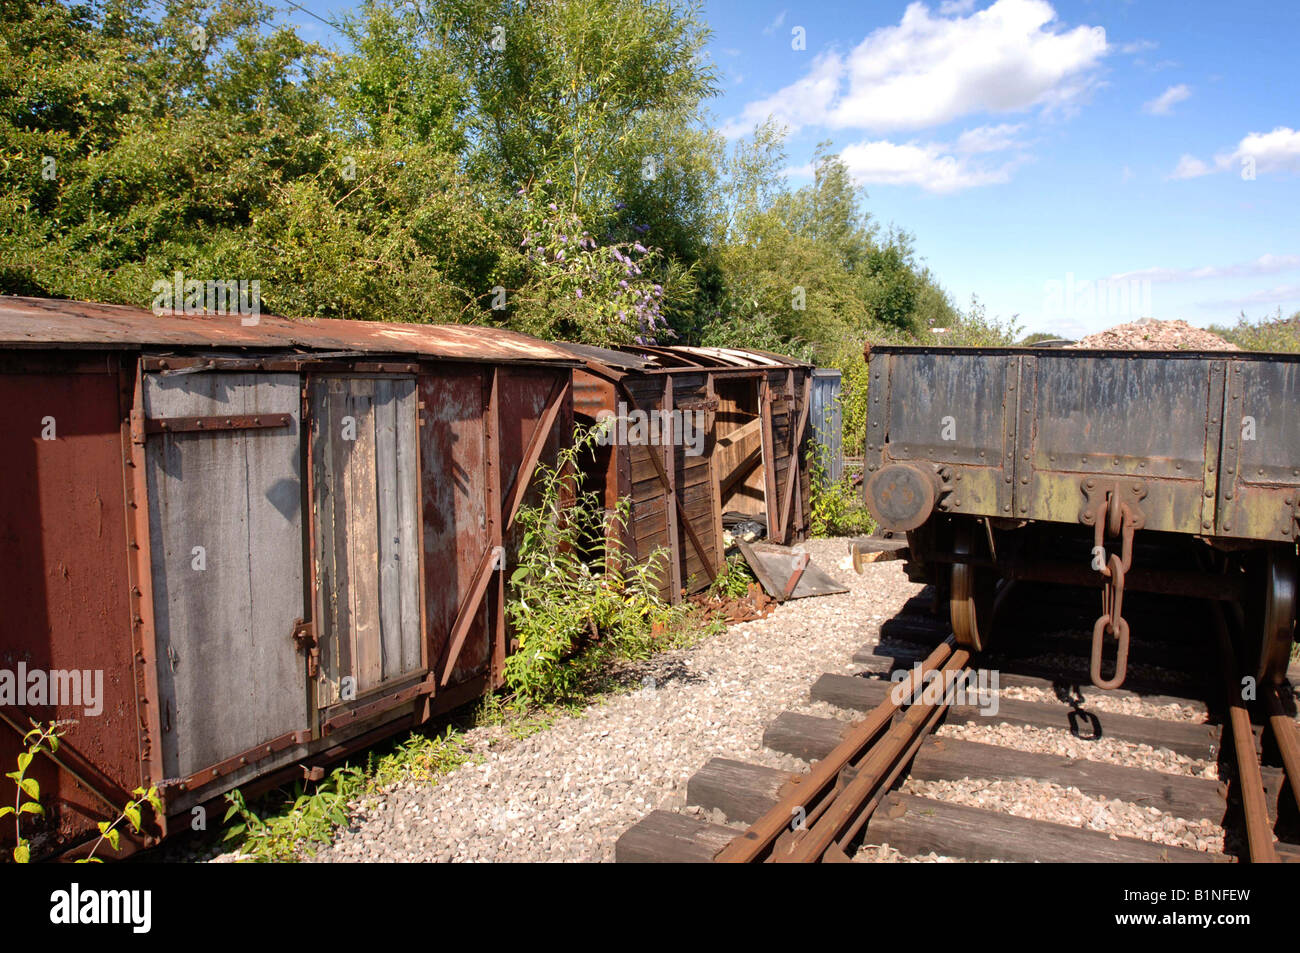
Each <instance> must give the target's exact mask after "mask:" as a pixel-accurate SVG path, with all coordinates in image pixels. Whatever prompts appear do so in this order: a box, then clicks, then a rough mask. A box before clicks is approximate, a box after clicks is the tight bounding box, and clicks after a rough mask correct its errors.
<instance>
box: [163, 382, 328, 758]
mask: <svg viewBox="0 0 1300 953" xmlns="http://www.w3.org/2000/svg"><path fill="white" fill-rule="evenodd" d="M143 394H144V402H145V407H144V410H145V413H146V415H147V416H148V417H179V416H188V417H194V416H210V415H220V414H223V413H228V414H287V415H289V416H290V417H291V421H292V422H291V424H290V426H289V427H288V428H283V429H275V430H270V429H260V430H233V431H210V432H181V433H165V432H159V433H154V434H150V435H149V436H148V438H147V443H146V458H147V461H148V474H147V476H148V484H149V523H150V548H151V552H152V557H153V567H152V576H151V578H152V584H153V595H154V617H155V625H156V629H157V641H158V659H157V670H158V684H159V692H160V699H159V701H160V709H161V717H162V731H163V735H162V755H163V769H164V772H165V774H166V776H167V777H170V778H176V777H187V776H190V775H194V774H196V773H198V772H200V771H202V770H203V769H206V768H209V767H210V766H212V765H215V764H217V763H219V762H223V761H226V760H227V759H229V758H231V757H233V756H236V755H239V754H240V753H242V752H245V751H248V750H249V749H251V748H254V747H256V746H258V745H262V744H265V743H267V742H269V741H270V740H271V739H274V738H277V737H280V736H282V735H284V734H285V733H287V732H292V731H295V730H299V729H302V728H304V727H305V726H306V724H307V711H306V690H305V689H306V686H305V680H304V671H303V662H302V659H301V657H300V656H299V655H298V653H297V650H296V646H295V645H294V643H293V641H292V637H291V636H292V631H293V626H294V622H295V620H296V619H299V618H301V617H302V616H303V614H304V612H303V551H302V505H301V504H302V500H301V474H300V471H299V459H300V449H299V439H300V436H299V420H298V416H299V397H298V379H297V377H296V376H295V375H289V374H265V375H257V374H197V375H191V376H186V377H179V378H160V377H159V376H158V375H155V374H148V375H146V377H145V380H144V392H143Z"/></svg>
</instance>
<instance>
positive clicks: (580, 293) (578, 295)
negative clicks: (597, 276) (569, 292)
mask: <svg viewBox="0 0 1300 953" xmlns="http://www.w3.org/2000/svg"><path fill="white" fill-rule="evenodd" d="M573 296H574V297H575V298H581V297H582V289H581V288H579V289H578V290H577V291H575V292H574V293H573Z"/></svg>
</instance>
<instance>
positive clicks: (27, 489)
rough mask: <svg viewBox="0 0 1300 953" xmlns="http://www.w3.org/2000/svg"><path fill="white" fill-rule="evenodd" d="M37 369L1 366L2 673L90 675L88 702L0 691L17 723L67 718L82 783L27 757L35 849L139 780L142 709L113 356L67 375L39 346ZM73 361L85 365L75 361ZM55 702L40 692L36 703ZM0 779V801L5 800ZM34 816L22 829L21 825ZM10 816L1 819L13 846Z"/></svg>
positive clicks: (2, 708)
mask: <svg viewBox="0 0 1300 953" xmlns="http://www.w3.org/2000/svg"><path fill="white" fill-rule="evenodd" d="M43 363H44V368H43V370H42V372H41V373H2V374H0V404H2V405H3V406H4V408H5V412H4V414H3V415H0V443H2V444H3V446H4V447H5V452H6V457H5V466H4V467H3V469H0V538H3V540H4V545H3V546H0V600H2V601H3V604H4V606H5V623H4V625H3V626H0V671H4V672H6V673H9V677H11V678H15V679H16V676H17V673H18V667H19V666H20V665H22V666H24V667H25V669H26V671H27V672H29V673H30V672H33V671H38V670H39V671H42V672H45V673H50V672H54V671H59V672H73V671H76V672H80V673H85V672H89V673H90V679H91V681H90V682H89V683H84V682H83V684H88V686H89V687H90V688H91V690H92V691H95V685H96V684H98V685H99V689H100V690H99V691H98V692H97V696H98V697H97V698H96V699H95V703H94V704H93V705H91V706H89V708H90V710H89V711H88V710H87V705H86V701H87V699H86V698H85V697H84V696H83V698H82V699H81V702H82V703H81V704H75V703H72V702H75V701H76V699H75V698H72V697H71V696H67V697H66V701H67V702H68V703H64V704H57V705H51V704H44V705H36V704H31V703H30V699H29V703H28V704H25V705H19V704H17V697H14V698H12V699H6V700H4V701H0V715H2V716H4V719H5V721H7V722H12V723H13V724H14V725H16V726H17V728H18V729H20V730H26V729H27V728H29V727H30V724H29V721H28V719H29V718H34V719H37V720H39V721H52V720H61V721H62V720H67V721H69V722H70V724H69V725H68V726H66V727H67V733H66V735H65V736H64V741H63V746H62V748H61V751H62V752H63V755H64V759H63V760H65V762H66V763H68V764H69V765H75V766H76V770H77V773H78V774H80V775H81V776H82V777H83V778H84V779H85V781H86V782H87V783H86V784H82V783H79V782H78V781H76V780H75V779H74V778H73V777H72V775H71V774H69V773H68V772H66V771H62V770H56V768H55V765H54V764H53V763H52V762H50V761H49V760H48V759H46V758H43V757H42V758H38V759H37V760H36V761H35V762H34V763H33V765H32V768H31V770H30V772H29V775H30V776H31V777H34V778H36V780H37V781H38V783H39V784H40V785H41V791H42V802H43V803H44V805H45V807H46V812H47V814H46V816H45V817H44V818H41V819H38V820H36V821H35V822H34V823H32V822H31V821H28V822H25V824H24V834H25V836H28V835H29V832H30V834H32V835H35V838H34V843H35V846H36V849H37V852H38V853H41V852H43V851H45V850H52V849H57V848H58V847H59V846H61V845H62V844H66V843H68V842H69V841H71V840H74V839H75V838H77V837H79V836H82V835H84V834H85V833H86V832H88V831H90V830H93V829H94V821H95V820H96V819H99V818H103V819H107V818H108V817H109V815H110V811H111V809H110V808H109V806H108V805H107V804H106V803H104V800H103V799H102V798H101V797H100V796H97V794H96V793H95V792H96V791H98V792H99V794H100V795H103V796H104V797H106V798H107V799H108V800H110V801H112V802H113V803H114V804H120V803H122V800H124V798H123V795H124V793H125V792H128V791H130V790H131V789H132V788H134V787H135V786H136V785H138V784H139V783H140V781H141V774H140V744H141V727H142V726H141V725H140V722H139V717H140V712H139V708H138V706H137V701H136V690H135V684H134V670H133V663H132V652H131V630H130V606H129V604H128V598H127V596H128V591H129V583H128V577H127V572H126V566H127V538H126V534H125V528H126V520H125V518H124V515H125V503H124V498H123V479H122V455H123V446H122V435H121V423H122V420H123V418H124V412H123V408H122V407H121V406H120V400H119V380H118V376H117V369H116V361H115V360H111V359H103V360H101V361H100V362H99V363H100V369H99V370H98V371H97V372H94V373H77V372H72V371H67V372H65V370H64V367H67V366H68V365H67V364H65V359H64V358H62V357H61V356H60V355H56V354H50V355H44V356H43ZM83 369H84V368H83ZM51 700H52V699H50V698H48V697H47V698H46V701H51ZM20 743H21V739H20V736H19V734H18V733H17V732H16V731H15V730H13V728H11V727H10V725H9V724H7V723H4V722H0V763H3V764H4V765H6V767H5V770H6V771H8V770H12V767H13V764H14V761H15V759H16V757H17V754H18V751H19V750H21V749H20ZM14 793H15V792H14V788H13V783H12V782H11V781H10V780H9V779H8V778H4V777H0V803H4V804H13V802H14ZM29 823H30V824H31V826H30V827H29V826H28V824H29ZM12 837H13V825H12V824H6V825H5V826H3V827H0V838H3V841H4V843H10V842H11V840H12Z"/></svg>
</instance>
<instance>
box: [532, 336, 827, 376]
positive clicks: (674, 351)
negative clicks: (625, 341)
mask: <svg viewBox="0 0 1300 953" xmlns="http://www.w3.org/2000/svg"><path fill="white" fill-rule="evenodd" d="M556 347H560V348H563V349H565V350H566V351H568V352H569V353H570V354H572V355H573V356H574V357H577V358H579V359H580V360H582V361H585V362H586V363H588V364H597V365H603V366H605V367H607V368H614V369H617V370H622V371H649V370H661V369H665V368H684V369H688V370H689V369H693V368H701V369H707V368H719V367H807V366H808V365H806V364H804V363H803V362H801V361H796V360H792V359H791V358H788V357H782V356H781V355H779V354H769V353H768V352H766V351H755V350H749V349H742V348H719V347H686V346H685V345H675V346H655V347H637V346H633V345H628V346H623V347H616V348H606V347H594V346H592V345H590V344H573V343H569V342H567V341H566V342H561V343H558V344H557V345H556Z"/></svg>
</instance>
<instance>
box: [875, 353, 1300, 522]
mask: <svg viewBox="0 0 1300 953" xmlns="http://www.w3.org/2000/svg"><path fill="white" fill-rule="evenodd" d="M871 362H872V363H871V384H872V393H871V395H870V398H869V400H870V403H869V413H868V421H867V469H868V471H869V472H870V471H874V470H877V469H879V468H880V467H881V466H882V465H884V464H886V463H889V462H890V461H894V460H911V461H914V462H915V463H917V464H918V465H920V466H922V467H923V468H925V467H928V468H930V469H931V470H933V471H938V472H939V473H941V474H942V480H941V482H940V484H939V485H938V490H939V495H940V500H941V501H940V504H939V505H940V507H941V508H943V509H947V510H948V511H949V512H953V513H968V514H973V515H980V516H1015V517H1025V518H1030V519H1035V520H1050V521H1054V522H1061V523H1078V522H1079V521H1080V519H1081V516H1082V511H1083V508H1084V504H1085V503H1086V502H1087V501H1086V499H1085V497H1086V495H1087V490H1086V489H1085V487H1086V484H1087V481H1089V480H1091V481H1092V482H1093V487H1094V489H1095V488H1096V487H1099V486H1105V485H1109V481H1111V480H1113V479H1120V480H1122V481H1125V485H1126V486H1130V489H1132V490H1133V492H1135V493H1140V496H1138V497H1135V499H1140V508H1141V513H1142V520H1143V522H1142V527H1143V528H1144V529H1147V530H1152V529H1154V530H1161V531H1167V532H1177V533H1185V534H1199V535H1216V536H1227V537H1236V538H1248V539H1258V540H1277V541H1293V540H1294V539H1295V538H1296V533H1297V522H1296V518H1295V516H1296V507H1297V505H1300V463H1297V447H1300V423H1297V421H1296V420H1295V419H1293V415H1291V414H1290V413H1289V410H1290V408H1291V407H1292V405H1294V404H1295V403H1296V400H1297V397H1300V359H1297V358H1295V357H1294V356H1291V355H1274V354H1249V353H1240V354H1238V353H1233V354H1225V353H1223V352H1214V353H1186V352H1168V353H1166V352H1152V351H1138V352H1115V351H1091V350H1069V351H1067V350H1033V349H1010V348H1008V349H960V348H925V349H916V348H894V347H883V348H877V349H875V350H874V351H873V352H872V354H871ZM1007 368H1016V370H1014V372H1012V371H1007V370H1006V369H1007ZM1016 382H1018V385H1017V383H1016ZM999 383H1000V384H1001V397H1000V401H999V396H998V385H999ZM1017 387H1018V389H1017ZM936 395H938V396H936ZM945 408H952V409H951V410H950V411H945ZM961 408H969V411H968V412H965V414H966V415H965V416H963V413H964V412H963V411H962V410H961ZM943 417H951V418H952V421H951V422H952V423H953V424H955V427H953V428H952V430H953V431H954V433H953V435H954V436H955V438H956V439H954V440H953V441H951V442H942V441H936V440H934V439H932V438H931V437H929V435H928V431H934V432H936V433H937V432H939V427H940V424H941V423H942V418H943ZM968 420H969V421H970V422H971V423H972V425H973V427H970V428H968V427H966V426H965V424H966V422H967V421H968ZM968 430H969V432H971V433H973V434H974V438H973V439H966V440H964V439H963V436H962V435H963V433H964V432H966V431H968ZM999 448H1000V449H1001V452H1002V454H1003V456H1002V461H1003V465H1002V467H1001V468H995V467H994V468H987V472H991V473H994V474H996V475H997V477H998V480H999V481H1000V483H1001V484H1002V485H1003V486H998V485H997V484H996V483H991V482H990V481H988V480H984V479H982V478H980V477H979V476H978V475H979V474H980V473H982V472H986V464H987V462H988V461H989V460H991V459H993V458H994V457H995V455H996V454H997V453H998V450H999ZM1004 487H1011V488H1013V489H1014V510H1013V511H1012V510H1011V509H1010V508H1008V506H1007V504H1008V502H1009V500H1008V498H1007V496H1006V490H1005V488H1004Z"/></svg>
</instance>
